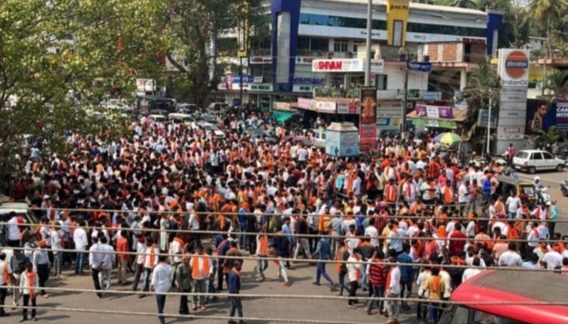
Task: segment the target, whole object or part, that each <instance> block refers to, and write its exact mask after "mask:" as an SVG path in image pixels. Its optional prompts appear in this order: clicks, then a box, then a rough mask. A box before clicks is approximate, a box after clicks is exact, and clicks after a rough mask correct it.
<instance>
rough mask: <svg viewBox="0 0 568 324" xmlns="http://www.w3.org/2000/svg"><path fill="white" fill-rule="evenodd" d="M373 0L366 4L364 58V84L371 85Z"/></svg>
mask: <svg viewBox="0 0 568 324" xmlns="http://www.w3.org/2000/svg"><path fill="white" fill-rule="evenodd" d="M372 34H373V0H369V3H368V4H367V42H366V46H367V50H366V52H367V53H366V56H367V59H366V60H365V85H366V86H370V85H371V59H372V57H371V45H372V37H373V35H372Z"/></svg>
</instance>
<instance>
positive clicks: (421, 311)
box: [416, 302, 428, 321]
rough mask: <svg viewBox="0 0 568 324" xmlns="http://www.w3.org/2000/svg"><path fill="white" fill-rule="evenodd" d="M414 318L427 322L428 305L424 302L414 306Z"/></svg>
mask: <svg viewBox="0 0 568 324" xmlns="http://www.w3.org/2000/svg"><path fill="white" fill-rule="evenodd" d="M416 318H417V319H418V320H419V321H427V320H428V305H427V304H426V303H425V302H418V303H417V304H416Z"/></svg>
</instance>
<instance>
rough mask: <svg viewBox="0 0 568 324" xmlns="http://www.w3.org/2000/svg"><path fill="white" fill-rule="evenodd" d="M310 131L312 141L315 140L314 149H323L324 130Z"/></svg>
mask: <svg viewBox="0 0 568 324" xmlns="http://www.w3.org/2000/svg"><path fill="white" fill-rule="evenodd" d="M310 131H311V132H312V133H313V134H314V139H315V140H316V147H318V148H325V129H323V128H318V129H311V130H310Z"/></svg>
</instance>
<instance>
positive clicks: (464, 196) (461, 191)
mask: <svg viewBox="0 0 568 324" xmlns="http://www.w3.org/2000/svg"><path fill="white" fill-rule="evenodd" d="M468 188H469V180H466V181H465V182H464V183H462V184H460V186H459V187H458V202H459V204H460V215H461V216H462V217H464V214H463V213H464V210H465V207H466V206H467V204H468V203H469V189H468Z"/></svg>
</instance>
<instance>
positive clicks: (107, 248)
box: [99, 236, 116, 290]
mask: <svg viewBox="0 0 568 324" xmlns="http://www.w3.org/2000/svg"><path fill="white" fill-rule="evenodd" d="M99 241H100V245H101V246H100V247H101V250H102V251H103V252H104V253H103V258H104V261H103V268H102V269H101V271H100V272H99V282H100V283H101V287H102V289H103V290H109V289H110V285H111V279H112V265H113V263H114V262H115V260H116V254H115V253H114V248H113V247H112V246H111V245H110V244H108V239H107V237H106V236H102V237H101V238H100V239H99Z"/></svg>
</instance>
